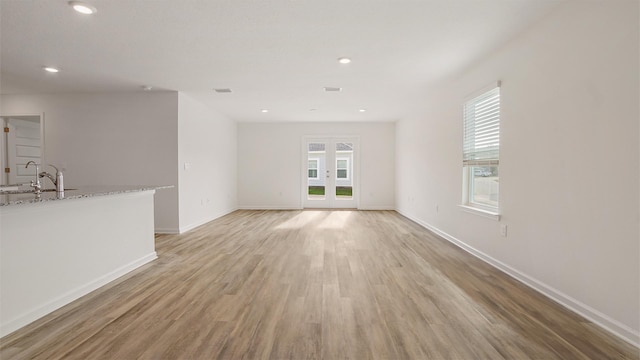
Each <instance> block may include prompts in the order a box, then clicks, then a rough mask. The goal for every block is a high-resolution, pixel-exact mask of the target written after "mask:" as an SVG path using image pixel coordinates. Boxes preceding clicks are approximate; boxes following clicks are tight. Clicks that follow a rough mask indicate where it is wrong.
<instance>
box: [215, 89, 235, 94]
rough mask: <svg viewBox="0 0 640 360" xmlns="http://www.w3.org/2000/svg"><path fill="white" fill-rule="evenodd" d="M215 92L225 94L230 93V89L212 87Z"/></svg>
mask: <svg viewBox="0 0 640 360" xmlns="http://www.w3.org/2000/svg"><path fill="white" fill-rule="evenodd" d="M213 90H214V91H215V92H217V93H219V94H225V93H230V92H231V89H228V88H225V89H213Z"/></svg>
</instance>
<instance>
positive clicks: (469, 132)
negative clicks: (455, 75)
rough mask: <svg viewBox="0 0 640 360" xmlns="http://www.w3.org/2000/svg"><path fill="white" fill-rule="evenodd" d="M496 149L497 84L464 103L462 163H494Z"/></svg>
mask: <svg viewBox="0 0 640 360" xmlns="http://www.w3.org/2000/svg"><path fill="white" fill-rule="evenodd" d="M499 152H500V87H496V88H495V89H493V90H490V91H488V92H486V93H484V94H482V95H480V96H478V97H476V98H474V99H472V100H469V101H467V102H466V103H465V104H464V139H463V156H462V163H463V165H464V166H489V165H493V166H495V165H498V156H499Z"/></svg>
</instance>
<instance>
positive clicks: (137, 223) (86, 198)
mask: <svg viewBox="0 0 640 360" xmlns="http://www.w3.org/2000/svg"><path fill="white" fill-rule="evenodd" d="M169 187H170V186H169ZM72 188H73V187H72ZM162 188H167V187H166V186H86V187H85V186H83V187H78V190H66V191H65V193H64V196H59V195H58V194H57V193H56V192H55V191H46V192H43V193H42V194H41V195H40V196H36V195H35V194H33V193H28V194H2V195H0V337H2V336H5V335H7V334H9V333H11V332H13V331H15V330H17V329H19V328H21V327H23V326H25V325H27V324H29V323H31V322H32V321H35V320H37V319H39V318H41V317H42V316H44V315H46V314H48V313H50V312H52V311H54V310H56V309H58V308H60V307H61V306H64V305H66V304H68V303H70V302H72V301H73V300H75V299H77V298H79V297H81V296H84V295H86V294H88V293H89V292H91V291H93V290H95V289H97V288H99V287H100V286H103V285H105V284H107V283H108V282H110V281H113V280H115V279H117V278H118V277H120V276H123V275H124V274H126V273H128V272H130V271H132V270H134V269H136V268H138V267H140V266H142V265H144V264H147V263H149V262H151V261H153V260H154V259H156V258H157V254H156V251H155V241H154V212H153V211H154V205H153V204H154V194H155V192H156V189H162Z"/></svg>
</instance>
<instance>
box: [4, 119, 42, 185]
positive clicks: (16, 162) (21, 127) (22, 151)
mask: <svg viewBox="0 0 640 360" xmlns="http://www.w3.org/2000/svg"><path fill="white" fill-rule="evenodd" d="M5 120H6V127H7V128H8V132H4V134H5V135H6V145H7V160H6V162H7V167H8V168H9V173H8V183H9V184H28V183H29V182H30V181H31V180H35V178H36V177H35V174H36V169H35V167H32V166H30V167H29V168H25V165H26V164H27V162H29V161H31V160H33V161H35V162H36V163H37V164H38V165H41V164H42V146H41V144H42V141H41V132H40V117H38V116H35V117H33V116H32V117H21V118H17V117H16V118H13V117H8V118H5Z"/></svg>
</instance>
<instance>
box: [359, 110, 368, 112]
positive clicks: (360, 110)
mask: <svg viewBox="0 0 640 360" xmlns="http://www.w3.org/2000/svg"><path fill="white" fill-rule="evenodd" d="M358 111H360V112H365V111H367V109H360V110H358Z"/></svg>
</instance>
